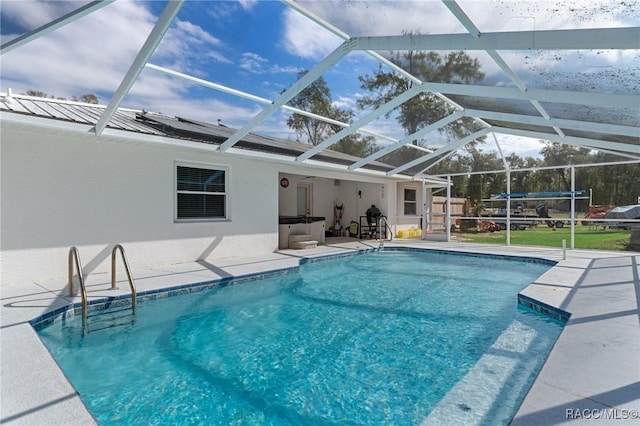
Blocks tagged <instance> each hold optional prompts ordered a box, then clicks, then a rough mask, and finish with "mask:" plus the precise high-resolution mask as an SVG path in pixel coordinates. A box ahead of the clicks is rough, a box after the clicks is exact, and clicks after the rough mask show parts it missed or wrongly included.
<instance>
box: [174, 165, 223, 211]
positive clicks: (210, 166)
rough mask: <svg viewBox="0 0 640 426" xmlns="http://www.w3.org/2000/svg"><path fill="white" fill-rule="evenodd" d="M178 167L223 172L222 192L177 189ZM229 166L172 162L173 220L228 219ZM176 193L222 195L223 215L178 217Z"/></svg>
mask: <svg viewBox="0 0 640 426" xmlns="http://www.w3.org/2000/svg"><path fill="white" fill-rule="evenodd" d="M178 167H189V168H192V169H204V170H219V171H223V172H224V192H199V191H188V190H178ZM229 182H230V167H229V166H223V165H219V164H203V163H191V162H183V161H176V162H174V164H173V220H174V222H226V221H230V220H231V217H230V214H231V210H230V208H229V206H230V196H229ZM178 194H207V195H223V196H224V217H194V218H190V217H186V218H181V217H178Z"/></svg>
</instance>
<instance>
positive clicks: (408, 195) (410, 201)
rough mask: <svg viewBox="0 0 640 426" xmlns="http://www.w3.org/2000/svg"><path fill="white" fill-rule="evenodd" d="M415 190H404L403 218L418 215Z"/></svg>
mask: <svg viewBox="0 0 640 426" xmlns="http://www.w3.org/2000/svg"><path fill="white" fill-rule="evenodd" d="M416 192H417V191H416V190H415V189H409V188H405V189H404V214H405V216H409V215H416V214H418V201H417V199H416Z"/></svg>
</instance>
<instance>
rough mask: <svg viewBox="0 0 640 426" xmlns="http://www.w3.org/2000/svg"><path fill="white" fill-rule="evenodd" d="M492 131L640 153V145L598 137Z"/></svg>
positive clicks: (582, 146)
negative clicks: (602, 139)
mask: <svg viewBox="0 0 640 426" xmlns="http://www.w3.org/2000/svg"><path fill="white" fill-rule="evenodd" d="M491 131H493V132H496V133H502V134H505V135H513V136H524V137H527V138H534V139H545V140H548V141H551V142H558V143H565V144H567V145H574V146H578V147H581V148H588V149H600V148H602V149H613V150H616V151H622V152H629V153H635V154H638V153H640V145H632V144H628V143H619V142H610V141H600V140H596V139H588V138H577V137H574V136H565V137H564V138H563V137H560V136H558V135H552V134H544V135H542V134H540V132H533V131H530V130H520V129H507V128H504V127H492V128H491Z"/></svg>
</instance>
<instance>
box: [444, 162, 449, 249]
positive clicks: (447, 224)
mask: <svg viewBox="0 0 640 426" xmlns="http://www.w3.org/2000/svg"><path fill="white" fill-rule="evenodd" d="M444 224H445V226H446V228H447V242H448V243H450V242H451V176H450V175H447V211H446V217H445V220H444Z"/></svg>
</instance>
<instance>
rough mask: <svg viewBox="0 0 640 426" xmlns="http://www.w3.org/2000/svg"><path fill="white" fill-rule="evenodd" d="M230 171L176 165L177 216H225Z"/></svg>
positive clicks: (214, 217) (222, 217) (182, 217)
mask: <svg viewBox="0 0 640 426" xmlns="http://www.w3.org/2000/svg"><path fill="white" fill-rule="evenodd" d="M226 218H227V170H225V169H224V168H202V167H189V166H184V165H180V164H178V165H176V219H177V220H188V219H226Z"/></svg>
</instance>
